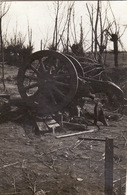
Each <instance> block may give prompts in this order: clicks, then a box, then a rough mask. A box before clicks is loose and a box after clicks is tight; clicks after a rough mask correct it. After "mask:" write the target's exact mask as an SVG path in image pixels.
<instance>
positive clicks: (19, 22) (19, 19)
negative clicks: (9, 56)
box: [3, 1, 127, 51]
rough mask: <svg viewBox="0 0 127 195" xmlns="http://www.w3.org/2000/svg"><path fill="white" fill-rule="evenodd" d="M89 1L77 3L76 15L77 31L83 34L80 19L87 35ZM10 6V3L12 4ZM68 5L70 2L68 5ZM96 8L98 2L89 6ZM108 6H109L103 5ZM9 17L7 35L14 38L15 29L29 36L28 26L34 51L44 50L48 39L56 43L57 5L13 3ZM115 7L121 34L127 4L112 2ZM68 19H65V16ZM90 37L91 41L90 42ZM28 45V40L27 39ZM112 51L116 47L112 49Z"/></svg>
mask: <svg viewBox="0 0 127 195" xmlns="http://www.w3.org/2000/svg"><path fill="white" fill-rule="evenodd" d="M86 2H87V1H77V2H76V3H75V15H76V19H75V20H76V29H77V31H78V30H79V24H80V18H81V16H82V19H83V28H84V32H85V33H86V34H87V31H89V28H90V22H89V17H88V12H87V9H86ZM9 3H10V2H8V4H9ZM65 3H66V2H65ZM92 3H94V4H96V2H95V1H94V2H92V1H89V2H88V5H89V4H92ZM102 3H103V4H104V6H105V3H106V2H104V1H103V2H102ZM10 4H11V6H10V9H9V11H8V13H7V14H6V15H5V16H4V17H3V28H4V31H6V29H7V36H8V37H9V36H11V35H12V34H13V33H14V32H15V29H16V28H17V31H18V32H19V31H20V32H21V33H22V34H24V35H26V34H27V26H28V22H29V26H30V28H31V29H32V32H33V35H32V41H33V44H34V48H35V50H34V51H37V50H40V40H41V39H42V40H43V41H44V40H45V39H46V38H47V39H48V41H49V42H50V41H51V40H52V34H53V27H54V18H55V15H54V9H53V1H47V2H46V1H12V2H11V3H10ZM111 7H112V10H113V13H114V15H115V18H116V21H117V22H118V23H119V24H120V29H121V33H122V31H123V29H124V25H127V16H126V15H127V1H112V2H111ZM108 16H109V20H111V21H112V20H113V16H112V14H111V11H109V14H108ZM63 17H64V15H63ZM88 38H89V37H87V39H88ZM121 39H122V42H123V45H124V48H125V49H126V50H127V30H126V31H125V33H124V35H123V36H122V38H121ZM26 41H27V37H26ZM109 48H110V49H112V45H111V44H110V45H109Z"/></svg>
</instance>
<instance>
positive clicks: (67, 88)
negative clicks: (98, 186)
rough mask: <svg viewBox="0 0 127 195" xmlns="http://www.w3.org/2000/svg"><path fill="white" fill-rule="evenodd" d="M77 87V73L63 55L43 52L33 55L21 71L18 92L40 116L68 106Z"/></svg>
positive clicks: (48, 51)
mask: <svg viewBox="0 0 127 195" xmlns="http://www.w3.org/2000/svg"><path fill="white" fill-rule="evenodd" d="M77 88H78V76H77V71H76V69H75V67H74V65H73V63H72V62H71V61H70V60H69V59H68V58H67V57H66V56H64V55H63V54H61V53H58V52H55V51H50V50H43V51H39V52H35V53H33V54H32V55H31V56H30V57H29V59H28V61H27V63H26V65H25V66H23V67H21V68H20V69H19V72H18V89H19V93H20V95H21V97H22V98H23V99H24V100H25V101H26V103H27V104H28V105H30V106H31V107H33V108H34V109H36V110H37V112H39V113H44V114H48V113H54V112H57V111H59V110H61V109H63V108H64V107H66V106H67V105H68V104H69V103H70V102H71V101H72V99H73V97H74V96H75V94H76V92H77Z"/></svg>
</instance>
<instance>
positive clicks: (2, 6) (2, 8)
mask: <svg viewBox="0 0 127 195" xmlns="http://www.w3.org/2000/svg"><path fill="white" fill-rule="evenodd" d="M10 5H11V4H7V3H6V2H2V1H1V2H0V53H1V59H2V78H1V80H2V83H3V87H4V91H5V89H6V86H5V82H4V48H3V37H2V18H3V17H4V16H5V15H6V13H7V12H8V10H9V8H10Z"/></svg>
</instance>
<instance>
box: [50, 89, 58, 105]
mask: <svg viewBox="0 0 127 195" xmlns="http://www.w3.org/2000/svg"><path fill="white" fill-rule="evenodd" d="M49 95H50V97H51V99H52V101H53V103H54V104H55V105H57V102H56V100H55V97H54V95H53V92H51V91H49Z"/></svg>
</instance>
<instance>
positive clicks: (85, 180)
mask: <svg viewBox="0 0 127 195" xmlns="http://www.w3.org/2000/svg"><path fill="white" fill-rule="evenodd" d="M6 68H7V69H9V67H8V66H7V67H6ZM10 71H11V72H10V74H5V77H6V87H7V90H8V92H9V93H11V95H14V94H17V93H18V90H17V86H16V80H15V77H16V74H17V69H16V68H15V67H11V69H10ZM10 75H11V76H10ZM121 85H122V84H121ZM1 89H2V86H1ZM91 105H92V103H90V104H89V103H88V104H87V103H86V107H87V109H89V110H91V111H92V109H93V105H92V106H91ZM105 111H106V113H107V114H108V115H111V116H115V117H111V119H110V120H109V121H108V123H109V126H107V127H106V126H104V125H103V124H102V123H99V126H100V130H98V128H97V127H96V126H88V128H87V131H88V130H95V131H94V132H87V131H86V132H87V133H85V134H82V135H78V136H71V137H66V138H61V139H57V138H56V136H57V135H63V134H68V133H76V132H79V131H80V130H79V129H73V130H71V129H69V128H64V129H62V128H59V129H56V131H55V135H53V133H52V131H47V132H46V133H43V131H42V132H41V133H40V134H39V135H36V134H35V125H34V124H33V121H32V120H31V118H30V117H29V115H28V114H27V113H24V115H23V117H22V118H21V119H20V120H16V121H12V120H9V119H7V120H5V121H4V122H1V124H0V194H1V195H6V194H8V195H11V194H21V195H32V194H33V195H103V194H104V187H105V177H104V171H105V142H104V141H94V140H82V139H80V138H99V139H105V138H107V137H108V138H113V143H114V159H113V162H114V166H113V191H114V194H116V195H124V194H125V185H126V184H125V183H126V168H127V115H125V114H126V113H124V114H120V113H118V110H109V109H107V110H105Z"/></svg>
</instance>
